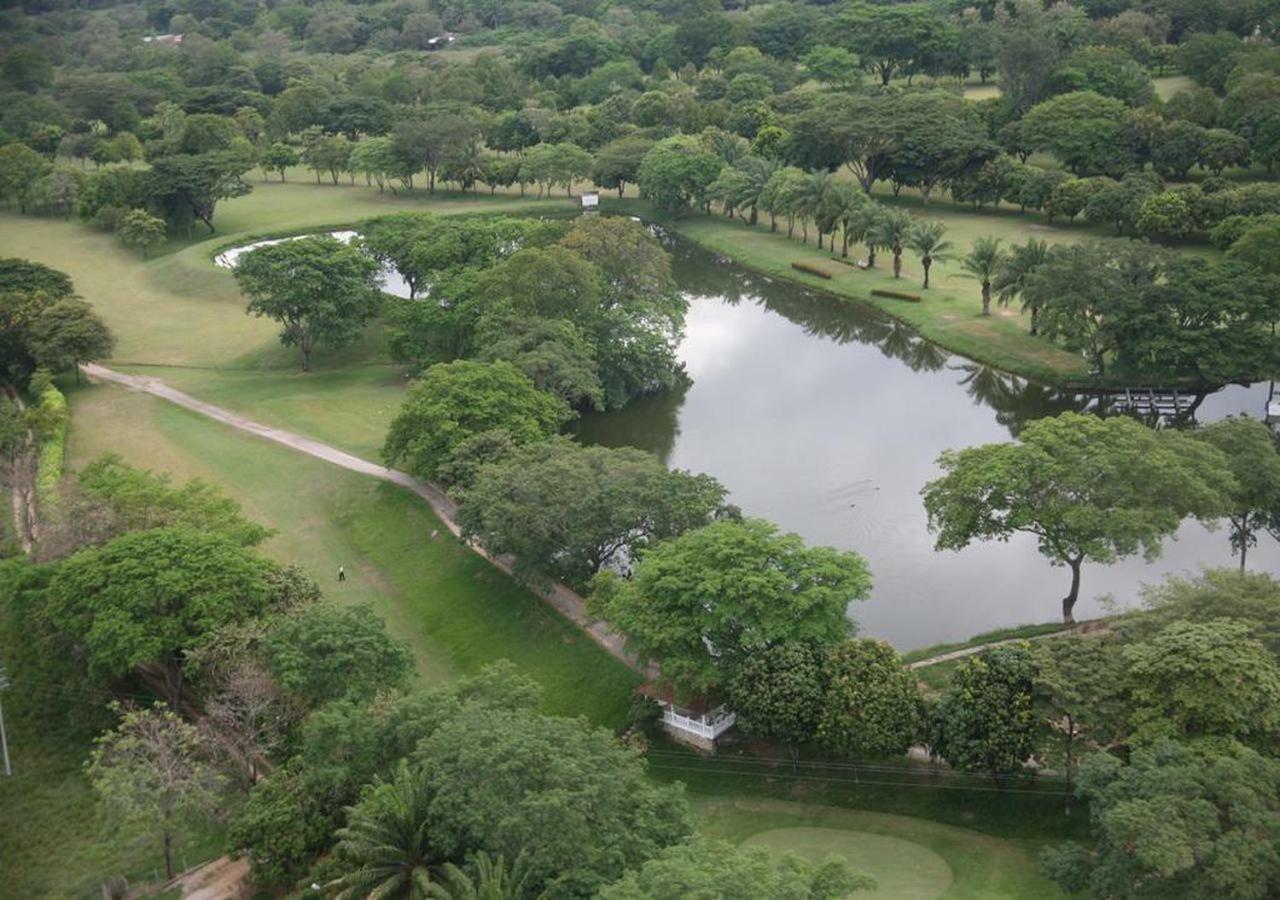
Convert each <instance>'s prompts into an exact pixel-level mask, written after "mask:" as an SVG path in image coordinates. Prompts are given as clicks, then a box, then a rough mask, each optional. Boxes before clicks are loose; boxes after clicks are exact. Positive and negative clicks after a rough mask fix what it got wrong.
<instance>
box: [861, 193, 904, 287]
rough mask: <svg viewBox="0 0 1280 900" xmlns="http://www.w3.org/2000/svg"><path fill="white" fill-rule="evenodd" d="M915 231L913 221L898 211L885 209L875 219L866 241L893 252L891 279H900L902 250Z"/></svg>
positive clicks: (901, 211)
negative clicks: (873, 242) (872, 241)
mask: <svg viewBox="0 0 1280 900" xmlns="http://www.w3.org/2000/svg"><path fill="white" fill-rule="evenodd" d="M914 230H915V219H913V218H911V214H910V213H907V212H904V211H903V210H900V209H886V210H885V211H884V212H883V213H882V214H881V215H880V216H879V217H878V219H877V221H876V223H875V226H874V228H873V229H872V233H871V234H869V235H868V240H874V241H875V243H877V244H879V245H880V246H881V247H888V248H889V249H890V250H892V251H893V277H894V278H901V277H902V248H903V246H904V245H905V244H906V243H907V241H908V240H909V239H910V238H911V233H912V232H913V231H914Z"/></svg>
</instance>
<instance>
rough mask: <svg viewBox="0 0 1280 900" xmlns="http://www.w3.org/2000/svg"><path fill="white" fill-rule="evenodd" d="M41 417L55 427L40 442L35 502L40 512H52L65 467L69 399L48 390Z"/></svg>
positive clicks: (42, 394)
mask: <svg viewBox="0 0 1280 900" xmlns="http://www.w3.org/2000/svg"><path fill="white" fill-rule="evenodd" d="M40 413H41V418H42V419H43V420H44V421H45V422H48V423H50V424H51V426H52V427H51V429H50V431H49V433H48V434H46V435H45V436H44V437H43V438H42V439H41V441H40V449H39V452H38V453H37V455H36V502H37V504H38V506H39V508H40V509H42V510H50V511H52V510H53V509H54V508H55V507H56V506H57V503H58V482H59V481H61V480H62V471H63V468H64V467H65V466H66V450H67V398H66V397H64V396H63V395H62V391H60V390H58V389H57V388H56V387H53V386H52V385H50V386H49V387H47V388H45V389H44V391H43V392H42V393H41V394H40ZM42 517H43V513H42Z"/></svg>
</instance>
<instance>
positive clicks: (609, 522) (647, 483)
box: [458, 438, 725, 585]
mask: <svg viewBox="0 0 1280 900" xmlns="http://www.w3.org/2000/svg"><path fill="white" fill-rule="evenodd" d="M724 497H725V489H724V487H723V486H722V485H721V484H720V483H719V482H717V481H716V480H715V479H714V478H712V477H711V476H709V475H693V474H691V473H689V472H683V471H679V470H676V471H672V470H668V469H667V468H666V467H665V466H664V465H662V463H660V462H659V461H658V460H657V458H655V457H654V456H652V455H650V454H648V453H645V452H644V451H642V450H638V449H636V448H633V447H617V448H614V447H583V446H582V445H581V444H579V443H577V442H576V441H573V440H569V439H568V438H562V439H552V440H549V441H540V442H537V443H534V444H530V445H528V446H525V447H522V448H519V449H518V450H516V452H515V453H514V454H513V455H512V456H511V457H509V458H508V459H504V460H501V461H499V462H497V463H495V464H494V465H492V466H489V467H486V468H483V469H481V470H480V472H479V475H478V477H477V478H476V480H475V483H474V484H473V485H471V486H470V487H469V488H468V489H467V490H466V492H465V494H464V496H463V498H462V501H461V503H460V504H459V507H458V523H459V525H461V527H462V530H463V533H464V535H466V536H467V537H468V538H471V539H475V540H477V541H479V543H480V544H481V545H482V546H483V547H484V548H485V549H486V550H488V551H489V552H490V553H494V554H500V555H501V554H508V553H510V554H513V555H514V556H515V558H516V562H515V570H516V572H517V573H518V574H520V575H521V576H522V577H525V578H534V579H539V578H545V577H546V576H548V575H550V576H553V577H555V578H559V579H562V580H565V581H567V582H569V583H570V584H574V585H583V584H585V583H586V581H587V580H588V579H589V578H590V577H591V576H593V575H595V574H596V573H597V572H599V571H600V570H601V569H602V568H603V567H605V566H606V565H608V564H609V563H613V562H624V561H626V560H629V559H634V558H636V557H637V556H638V555H639V554H640V553H641V552H642V551H643V550H644V548H645V547H647V546H649V545H650V544H652V543H655V542H657V541H662V540H666V539H668V538H673V537H676V536H677V535H680V534H683V533H684V532H686V531H688V530H690V529H692V528H698V527H700V526H702V525H705V524H707V523H708V522H709V521H711V519H712V517H713V516H714V515H715V513H716V511H717V510H718V509H720V508H721V506H722V504H723V502H724Z"/></svg>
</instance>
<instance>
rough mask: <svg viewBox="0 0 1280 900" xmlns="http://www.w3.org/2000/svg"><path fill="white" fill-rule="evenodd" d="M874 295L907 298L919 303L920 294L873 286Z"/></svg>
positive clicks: (893, 298)
mask: <svg viewBox="0 0 1280 900" xmlns="http://www.w3.org/2000/svg"><path fill="white" fill-rule="evenodd" d="M871 296H872V297H887V298H889V299H890V300H907V301H909V302H911V303H919V302H920V295H919V294H908V293H907V292H906V291H890V290H887V289H885V288H872V289H871Z"/></svg>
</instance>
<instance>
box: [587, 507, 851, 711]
mask: <svg viewBox="0 0 1280 900" xmlns="http://www.w3.org/2000/svg"><path fill="white" fill-rule="evenodd" d="M870 588H871V576H870V574H869V573H868V571H867V564H866V562H865V561H864V560H863V559H862V557H860V556H858V554H856V553H852V552H848V551H840V550H835V549H832V548H830V547H806V546H805V544H804V541H803V540H801V538H800V537H799V536H798V535H794V534H778V532H777V529H776V528H775V527H774V526H773V525H772V524H770V523H768V522H765V521H763V520H760V519H747V520H743V521H733V520H724V521H719V522H715V523H713V524H711V525H708V526H706V527H705V528H700V529H698V530H697V531H691V532H688V533H687V534H684V535H681V536H680V537H678V538H676V539H675V540H672V541H669V542H667V543H664V544H660V545H659V546H657V547H655V548H653V549H652V550H650V551H649V552H648V553H646V554H645V556H644V557H643V559H641V561H640V563H639V565H637V567H636V571H635V576H634V577H633V578H632V579H630V580H629V581H625V582H619V581H616V580H608V581H606V583H604V584H601V585H600V590H599V591H598V596H597V598H596V599H597V600H598V602H600V604H601V606H602V608H603V610H604V613H605V615H606V617H607V618H608V619H609V621H610V622H611V623H612V624H613V625H615V626H616V627H617V628H618V629H619V630H620V631H622V632H623V633H625V634H626V635H627V636H628V638H629V641H630V643H631V645H632V646H633V647H634V648H635V650H636V651H637V652H638V654H639V655H640V656H641V657H644V658H647V659H655V660H661V662H662V677H663V679H664V680H666V681H668V682H670V683H672V684H674V685H675V686H677V687H678V688H680V689H682V690H687V691H694V692H698V691H708V690H712V689H715V688H717V687H720V686H722V685H723V683H724V681H725V678H726V676H727V675H728V674H729V673H730V672H732V671H733V669H734V668H735V667H736V666H737V665H739V664H740V663H741V662H742V661H743V660H745V659H746V658H747V657H748V656H750V655H751V654H752V653H756V652H759V651H761V650H764V649H765V648H767V647H771V646H773V645H775V644H780V643H785V642H788V641H811V642H816V643H820V644H826V643H833V642H835V641H838V640H840V639H842V638H844V637H846V636H847V635H848V634H849V632H850V631H851V629H852V625H851V623H850V621H849V619H848V618H846V609H847V607H848V605H849V603H850V602H851V601H853V600H860V599H863V598H865V597H866V596H867V594H868V592H869V591H870Z"/></svg>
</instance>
